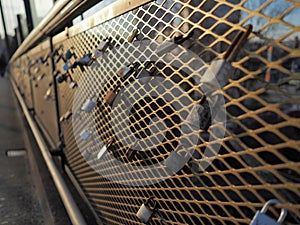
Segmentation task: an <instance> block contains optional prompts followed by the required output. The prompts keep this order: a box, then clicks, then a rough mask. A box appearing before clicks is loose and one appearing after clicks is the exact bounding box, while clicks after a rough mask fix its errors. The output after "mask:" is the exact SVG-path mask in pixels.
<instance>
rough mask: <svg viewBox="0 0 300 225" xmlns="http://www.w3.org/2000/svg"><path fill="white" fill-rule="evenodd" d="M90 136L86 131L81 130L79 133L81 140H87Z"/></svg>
mask: <svg viewBox="0 0 300 225" xmlns="http://www.w3.org/2000/svg"><path fill="white" fill-rule="evenodd" d="M89 136H90V134H89V132H88V131H87V130H83V131H82V132H81V133H80V137H81V138H82V139H83V140H86V139H88V137H89Z"/></svg>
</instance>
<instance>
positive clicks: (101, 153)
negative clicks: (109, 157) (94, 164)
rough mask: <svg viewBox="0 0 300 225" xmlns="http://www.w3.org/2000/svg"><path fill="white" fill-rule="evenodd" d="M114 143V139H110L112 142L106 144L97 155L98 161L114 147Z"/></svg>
mask: <svg viewBox="0 0 300 225" xmlns="http://www.w3.org/2000/svg"><path fill="white" fill-rule="evenodd" d="M112 143H113V138H112V139H110V140H109V141H108V143H107V144H105V145H104V146H103V147H102V148H101V150H100V151H99V153H98V154H97V158H98V159H100V158H101V157H102V156H103V155H104V154H105V152H106V151H107V150H108V149H109V147H110V146H111V145H112Z"/></svg>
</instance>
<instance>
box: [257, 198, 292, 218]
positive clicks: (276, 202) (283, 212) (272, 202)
mask: <svg viewBox="0 0 300 225" xmlns="http://www.w3.org/2000/svg"><path fill="white" fill-rule="evenodd" d="M272 205H282V203H281V201H279V200H277V199H271V200H269V201H267V203H266V204H265V205H264V206H263V208H262V209H261V211H260V212H261V213H264V214H265V213H266V212H267V211H268V209H269V208H270V206H272ZM286 216H287V209H285V208H281V213H280V216H279V218H278V220H277V222H278V223H282V222H283V221H284V219H285V217H286Z"/></svg>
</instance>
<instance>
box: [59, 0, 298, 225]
mask: <svg viewBox="0 0 300 225" xmlns="http://www.w3.org/2000/svg"><path fill="white" fill-rule="evenodd" d="M299 6H300V4H299V2H294V1H257V2H253V1H239V0H231V1H223V0H218V1H212V0H208V1H196V0H187V1H169V0H158V1H156V2H152V3H150V4H147V5H145V6H142V7H139V8H137V9H136V10H133V11H130V12H128V13H126V14H124V15H122V16H119V17H116V18H114V19H112V20H109V21H107V22H105V23H103V24H100V25H97V26H96V27H94V28H92V29H90V30H87V31H85V32H82V33H79V34H77V35H75V36H72V37H70V38H68V39H67V40H64V41H62V42H60V43H56V44H55V47H56V48H57V47H58V46H59V45H63V49H62V52H65V51H67V50H68V49H71V48H72V51H73V52H74V53H75V55H77V57H81V56H83V55H84V54H87V53H89V52H92V51H93V50H94V49H95V47H96V46H97V44H98V42H99V41H103V40H104V39H105V38H106V37H111V38H112V43H113V48H112V49H109V50H108V53H107V56H108V57H107V58H106V59H105V60H100V59H99V60H97V62H94V63H93V65H92V66H91V67H85V69H84V70H81V69H79V68H76V69H74V70H73V71H70V74H71V76H72V77H73V79H74V80H75V81H77V82H80V85H79V87H80V88H81V90H82V93H81V95H78V96H77V95H76V98H75V99H74V92H75V90H74V89H69V88H68V84H67V83H63V84H60V86H59V103H60V111H61V113H62V115H63V114H64V113H66V112H67V111H71V110H74V109H77V110H78V107H77V108H76V106H81V105H82V104H83V103H84V102H85V101H86V100H87V99H88V98H90V97H91V96H92V95H93V94H94V93H96V94H97V97H98V99H99V100H100V101H99V104H98V106H97V108H96V109H94V111H93V112H92V113H91V114H89V115H87V114H84V113H80V116H79V118H78V117H77V118H75V117H76V116H75V115H76V113H77V112H75V111H73V120H74V123H73V125H74V132H75V136H76V135H78V133H79V132H80V131H82V130H83V129H86V128H87V127H93V128H94V129H95V130H96V132H95V134H94V140H93V141H91V140H89V141H86V140H80V139H78V140H77V143H76V141H75V137H74V133H73V126H72V123H71V121H64V122H63V123H62V127H63V134H64V139H65V144H66V149H65V153H66V156H67V159H68V163H69V166H70V168H71V170H72V171H73V173H74V175H75V177H76V178H77V180H78V181H79V183H80V185H81V187H82V188H83V190H84V191H85V193H86V195H87V197H88V199H89V200H90V202H91V204H92V205H93V207H94V208H95V211H96V212H97V213H98V215H99V217H100V218H101V219H102V220H103V222H104V224H140V222H139V220H138V218H137V217H136V215H135V214H136V212H137V211H138V209H139V207H140V205H141V204H142V203H143V202H145V200H146V199H147V198H149V197H150V196H155V198H156V199H157V202H158V208H159V209H160V211H161V214H162V216H163V217H164V218H165V219H166V221H167V223H168V224H249V222H250V220H251V218H252V217H253V216H254V213H255V212H256V211H257V210H259V209H260V208H261V207H262V206H263V205H264V204H265V202H266V201H267V200H269V199H272V198H276V199H279V200H280V201H281V202H283V206H284V207H285V208H287V209H288V210H289V216H288V218H287V220H286V221H287V222H288V223H290V224H299V223H300V218H299V209H300V208H299V202H300V199H299V196H300V194H299V188H300V186H299V178H300V176H299V173H300V168H299V139H300V125H299V124H300V123H299V71H297V70H296V71H295V69H294V68H292V67H293V66H292V65H294V64H295V62H296V61H297V60H298V59H299V57H300V52H299V49H295V46H293V45H294V43H293V41H292V40H293V38H294V36H296V35H298V36H299V32H300V28H299V25H300V24H299V19H298V20H297V19H295V18H296V17H297V16H296V15H299V13H298V12H299V8H300V7H299ZM248 23H251V24H253V26H254V32H253V33H252V34H251V36H250V40H248V42H247V44H246V46H245V48H243V49H242V50H241V51H240V53H239V55H238V57H237V58H236V59H235V61H234V62H233V63H232V65H233V67H234V70H232V72H231V73H230V82H229V83H228V84H226V86H224V87H223V89H222V94H223V96H224V97H225V100H226V110H227V115H228V118H227V123H226V127H227V129H226V135H225V137H224V139H223V142H222V147H221V149H220V151H219V152H218V154H217V155H216V157H215V159H214V161H213V163H212V164H211V165H210V166H209V167H208V168H207V169H206V170H205V171H204V172H201V171H200V169H199V168H198V167H197V165H199V163H200V162H201V160H202V159H201V157H202V155H203V152H202V151H203V149H204V148H206V147H207V146H209V145H210V144H211V143H210V141H209V140H207V139H206V138H205V136H206V135H207V133H208V134H210V135H212V134H211V133H209V132H210V131H211V130H212V129H213V128H212V125H211V126H209V128H208V129H206V127H205V124H204V125H203V123H201V128H202V129H201V130H200V133H202V134H200V136H199V139H200V140H199V142H198V143H197V147H196V151H195V153H194V154H193V157H192V158H191V160H190V161H189V162H188V163H187V164H186V165H185V167H184V168H183V169H182V170H180V171H179V172H177V173H176V175H174V176H172V177H171V178H169V179H167V180H165V181H161V182H159V183H156V184H153V185H147V186H144V187H128V186H125V185H121V184H117V183H115V182H112V181H110V180H108V179H106V178H104V177H102V176H100V175H98V174H97V173H96V172H95V171H94V170H93V169H92V168H91V167H90V166H89V165H88V164H87V162H86V160H85V159H84V158H83V156H82V155H85V153H84V151H89V152H90V154H91V155H92V156H95V157H96V155H97V153H98V152H99V151H100V149H101V147H102V144H103V141H104V142H106V143H107V142H108V141H109V140H110V139H111V137H112V136H114V137H116V136H118V137H120V136H122V135H123V133H122V132H123V131H124V130H122V129H121V130H119V131H117V132H116V131H115V130H113V127H112V123H113V121H112V118H111V111H112V109H111V107H110V106H108V105H107V104H104V103H103V99H104V96H105V95H106V93H107V91H109V90H113V89H114V88H115V87H117V86H118V85H119V84H120V82H121V83H122V84H123V85H124V84H125V82H124V81H122V80H121V79H120V78H119V77H118V76H117V75H116V72H117V71H118V69H119V68H120V67H121V66H122V65H124V64H125V62H126V60H127V59H128V58H131V57H132V58H136V60H137V61H139V62H140V66H139V67H138V71H141V70H142V69H143V68H144V67H145V66H146V65H145V64H146V63H145V61H144V60H141V58H140V57H136V56H137V55H136V54H135V49H132V48H131V47H130V46H129V45H128V44H126V39H127V38H128V36H129V35H130V34H131V32H132V31H133V30H134V29H137V28H138V29H139V30H140V31H141V32H140V34H139V35H138V37H137V41H144V42H145V43H149V42H147V40H150V43H152V42H151V41H152V40H155V41H157V42H158V43H162V42H164V41H165V40H166V39H168V38H172V37H174V36H176V35H178V34H187V33H188V32H189V31H190V30H191V29H193V30H194V34H193V36H192V38H190V39H189V40H188V41H186V42H184V43H183V45H184V47H185V48H187V49H189V50H191V51H193V52H194V53H195V54H196V55H198V56H199V57H200V58H201V59H202V60H203V61H204V62H205V63H204V64H203V65H201V66H198V67H197V69H195V67H194V66H191V62H190V61H184V60H183V59H182V58H181V57H180V56H181V53H179V54H177V55H173V58H172V61H171V62H170V63H169V64H163V63H158V62H157V61H156V62H154V63H152V64H150V67H149V68H148V71H155V72H154V75H153V76H156V75H157V76H158V75H159V76H162V77H164V78H166V79H169V80H171V81H173V82H175V83H176V84H177V85H178V86H180V88H182V89H183V90H185V92H186V93H187V95H188V96H189V101H187V102H192V101H196V100H197V97H195V96H198V97H199V96H202V95H203V92H202V91H201V87H202V86H201V85H202V84H198V83H197V82H196V80H197V76H200V77H201V76H202V75H203V73H204V71H205V70H206V69H207V67H209V65H210V64H211V62H212V60H214V59H215V58H216V57H218V58H222V57H223V56H224V54H225V51H226V49H227V47H228V46H229V45H230V44H231V42H232V40H233V38H234V36H235V35H236V34H237V32H238V31H239V30H243V29H244V28H243V26H244V25H245V24H248ZM144 42H143V43H144ZM270 46H271V47H272V48H273V50H272V51H273V59H272V60H271V59H270V57H269V56H268V54H270V53H268V52H270V51H271V50H270V49H271V48H270ZM298 48H299V47H298ZM115 49H119V51H116V50H115ZM120 49H121V50H120ZM149 50H151V44H149V45H148V46H147V47H146V48H144V49H143V52H139V53H145V52H146V51H149ZM149 54H150V55H151V54H155V53H151V51H150V53H149ZM140 55H141V54H140ZM154 58H155V57H154ZM158 58H159V57H158ZM77 59H78V58H77ZM159 59H161V58H159ZM75 60H76V59H75V58H72V59H71V60H70V64H72V63H74V62H75ZM176 61H177V62H178V63H177V62H176ZM174 63H175V64H176V65H178V64H179V65H181V66H179V67H174V66H172V64H174ZM62 65H63V62H62V61H60V62H59V63H58V64H57V69H59V70H61V71H62V69H61V67H62ZM183 69H185V70H187V71H189V72H190V73H185V72H183ZM270 69H271V70H270ZM134 75H135V74H132V75H131V77H130V78H129V79H128V80H127V82H134V80H135V76H134ZM176 87H177V86H176V85H175V86H173V87H170V89H169V90H165V91H166V93H167V94H170V95H171V99H172V100H171V102H170V103H169V105H170V104H175V102H176V101H177V100H178V98H177V97H176V96H175V95H174V94H172V93H176V92H172V90H175V89H176ZM143 89H144V92H143ZM141 93H145V94H144V95H142V94H141ZM146 94H147V91H146V90H145V88H144V87H143V86H139V87H136V89H134V90H132V95H137V96H138V98H139V99H141V100H140V101H138V102H137V103H136V105H135V107H136V108H135V111H134V112H135V115H137V116H133V120H132V124H131V126H132V127H134V128H133V130H134V132H136V135H139V136H140V137H141V136H143V134H144V133H147V126H145V125H143V124H148V123H147V121H148V122H149V118H150V117H151V116H158V117H162V118H163V119H165V120H169V121H171V122H170V125H169V127H168V131H169V134H168V135H169V138H168V140H165V141H164V143H162V144H160V145H159V146H157V148H155V149H154V150H153V149H152V150H150V151H147V152H146V155H144V156H143V155H140V154H137V155H135V156H133V157H132V158H129V157H128V155H127V154H126V151H127V149H126V147H124V145H122V144H121V141H124V140H122V137H121V138H120V140H118V141H114V144H113V154H114V156H115V157H116V158H118V159H119V161H122V162H124V163H127V164H129V165H145V164H152V163H155V162H158V161H161V160H163V159H165V158H166V157H167V156H168V155H169V154H170V152H171V151H172V150H174V149H175V148H176V145H177V144H178V142H177V140H176V138H177V137H178V134H177V130H176V127H178V123H180V122H178V120H177V117H176V114H177V113H178V112H176V110H174V109H173V110H172V108H171V107H169V108H168V106H169V105H168V103H167V102H164V101H162V100H160V99H154V100H153V99H151V98H146V97H145V96H146ZM177 102H178V101H177ZM179 102H180V104H181V105H182V104H183V102H182V101H179ZM73 103H74V104H73ZM74 105H75V108H74ZM118 107H119V114H120V117H119V118H120V120H119V124H120V127H121V122H122V118H124V117H126V116H125V111H126V106H125V105H122V104H119V105H118ZM170 108H171V109H170ZM183 108H184V107H183ZM183 111H186V110H183ZM185 114H187V112H185ZM62 115H61V116H62ZM91 115H92V117H90V116H91ZM91 118H92V119H91ZM210 123H211V121H208V125H209V124H210ZM222 125H224V124H217V125H215V126H222ZM118 132H119V134H118ZM127 138H129V136H125V135H123V139H127ZM148 140H149V142H151V144H152V145H153V146H155V141H154V139H148ZM78 146H79V147H80V150H79V149H78ZM212 151H213V150H212ZM95 157H94V158H95ZM92 158H93V157H92ZM89 163H91V161H90V162H89ZM91 165H92V164H91ZM93 166H94V167H95V168H101V169H102V171H101V172H102V174H104V173H106V175H107V177H108V178H110V179H114V178H115V179H117V178H119V179H122V177H124V176H125V175H126V174H125V172H124V171H122V170H118V168H116V165H115V164H114V163H113V162H112V161H109V160H108V161H101V162H100V161H98V162H96V163H95V164H93ZM114 169H115V170H116V171H118V173H110V171H113V170H114ZM131 175H132V176H133V177H135V173H134V172H131ZM138 179H139V178H138V177H137V181H138ZM153 179H156V178H153ZM140 182H143V181H142V180H141V181H140ZM271 213H272V214H274V215H275V216H276V215H278V211H277V210H274V209H273V210H271ZM150 224H161V222H160V221H159V220H158V219H157V218H153V221H151V222H150Z"/></svg>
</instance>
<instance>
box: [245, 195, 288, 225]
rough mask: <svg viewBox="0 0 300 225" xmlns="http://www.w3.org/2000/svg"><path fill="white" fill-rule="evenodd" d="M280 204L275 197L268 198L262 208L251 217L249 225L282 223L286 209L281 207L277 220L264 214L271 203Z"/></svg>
mask: <svg viewBox="0 0 300 225" xmlns="http://www.w3.org/2000/svg"><path fill="white" fill-rule="evenodd" d="M279 204H282V203H281V202H280V201H279V200H277V199H271V200H269V201H268V202H267V203H266V204H265V205H264V207H263V208H262V210H261V211H258V212H257V213H256V214H255V216H254V217H253V219H252V221H251V223H250V225H280V224H282V223H283V221H284V219H285V217H286V215H287V210H286V209H285V208H282V209H281V213H280V216H279V218H278V220H277V221H276V220H275V219H273V218H271V217H269V216H268V215H266V212H267V211H268V209H269V208H270V206H272V205H279Z"/></svg>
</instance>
